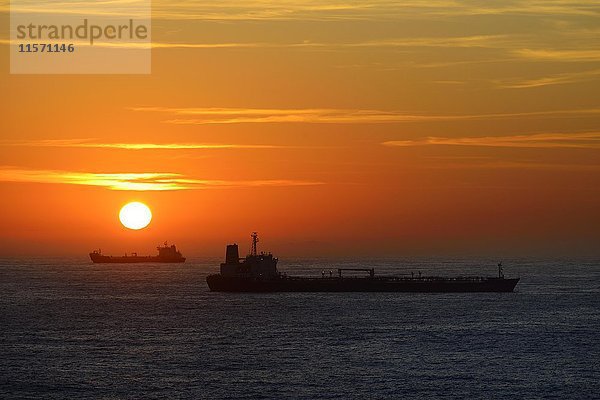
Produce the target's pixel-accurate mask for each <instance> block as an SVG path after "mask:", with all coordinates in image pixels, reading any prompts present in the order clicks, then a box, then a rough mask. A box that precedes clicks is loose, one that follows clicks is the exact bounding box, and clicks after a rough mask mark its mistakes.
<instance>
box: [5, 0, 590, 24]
mask: <svg viewBox="0 0 600 400" xmlns="http://www.w3.org/2000/svg"><path fill="white" fill-rule="evenodd" d="M39 3H40V1H36V2H32V3H30V4H29V6H28V7H21V9H23V10H25V9H36V10H37V9H38V8H41V9H42V10H43V11H45V12H54V13H63V14H65V13H70V14H86V15H94V14H95V15H111V16H114V15H119V16H120V15H126V14H127V12H128V11H129V10H130V9H135V7H136V2H135V1H103V2H94V3H91V4H87V3H85V2H53V4H52V5H53V7H49V6H47V5H46V7H40V6H39ZM153 3H154V4H153V9H152V17H153V18H154V19H168V20H203V21H244V20H249V21H256V20H307V21H312V20H355V19H361V20H380V19H390V18H398V17H403V16H405V17H410V18H412V19H414V18H442V17H446V18H448V17H453V16H469V15H507V14H510V15H531V16H571V15H575V16H579V15H582V16H597V15H598V7H597V5H596V4H595V3H594V2H592V1H579V2H575V1H569V0H555V1H548V0H518V1H511V2H494V3H493V4H492V3H491V2H484V3H473V2H471V1H465V0H459V1H456V0H452V1H450V0H434V1H428V2H423V1H414V0H412V1H411V0H408V1H402V2H394V1H389V0H357V1H352V2H340V1H339V0H279V1H266V0H249V1H244V2H239V1H235V0H220V1H218V2H214V1H185V0H180V1H162V0H159V1H154V2H153ZM41 4H42V5H45V4H44V2H41ZM0 9H2V10H6V9H8V2H7V1H6V0H4V1H2V2H1V3H0Z"/></svg>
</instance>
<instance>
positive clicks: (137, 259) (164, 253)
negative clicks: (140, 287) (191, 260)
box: [90, 242, 185, 264]
mask: <svg viewBox="0 0 600 400" xmlns="http://www.w3.org/2000/svg"><path fill="white" fill-rule="evenodd" d="M156 250H158V255H157V256H138V255H137V253H131V255H127V254H125V255H124V256H105V255H103V254H102V251H101V250H94V251H93V252H91V253H90V258H91V259H92V261H93V262H95V263H111V264H119V263H182V262H185V257H183V256H182V255H181V253H180V252H179V251H178V250H177V247H175V245H171V246H169V245H167V242H165V244H164V246H158V247H157V248H156Z"/></svg>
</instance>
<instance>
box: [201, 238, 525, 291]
mask: <svg viewBox="0 0 600 400" xmlns="http://www.w3.org/2000/svg"><path fill="white" fill-rule="evenodd" d="M257 243H258V234H257V233H256V232H254V233H252V247H251V251H250V254H248V255H247V256H246V257H245V258H243V259H240V257H239V249H238V245H237V244H230V245H227V250H226V253H225V262H224V263H222V264H221V270H220V273H219V274H213V275H209V276H208V277H207V278H206V282H207V283H208V287H209V289H210V290H211V291H213V292H440V293H451V292H455V293H460V292H512V291H513V290H514V288H515V286H516V285H517V283H518V282H519V278H505V277H504V271H503V268H502V263H499V264H498V276H494V277H479V276H466V277H465V276H457V277H441V276H422V275H421V273H419V274H418V275H416V276H415V275H414V274H413V275H411V276H410V277H405V276H401V277H397V276H376V275H375V269H374V268H337V274H335V275H334V274H333V271H330V272H329V274H325V271H323V272H322V273H321V276H320V277H312V278H311V277H293V276H288V275H286V274H283V273H280V272H279V271H278V270H277V261H278V260H277V258H275V257H274V256H273V255H272V254H271V253H262V252H261V253H258V251H257ZM344 271H363V272H367V276H365V277H356V276H344V275H343V272H344Z"/></svg>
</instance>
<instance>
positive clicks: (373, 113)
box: [131, 107, 600, 125]
mask: <svg viewBox="0 0 600 400" xmlns="http://www.w3.org/2000/svg"><path fill="white" fill-rule="evenodd" d="M131 110H134V111H140V112H154V113H163V114H167V115H171V116H173V117H174V118H169V119H166V120H164V121H163V122H165V123H170V124H192V125H204V124H237V123H282V122H297V123H343V124H353V123H360V124H366V123H378V124H379V123H402V122H428V121H454V120H486V119H490V120H491V119H508V118H534V117H546V118H568V117H573V116H587V115H590V116H595V115H598V114H600V109H579V110H578V109H574V110H551V111H532V112H518V113H498V114H457V115H439V114H438V115H436V114H410V113H403V112H399V111H383V110H352V109H329V108H314V109H260V108H196V107H190V108H168V107H134V108H131Z"/></svg>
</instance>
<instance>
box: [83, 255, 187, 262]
mask: <svg viewBox="0 0 600 400" xmlns="http://www.w3.org/2000/svg"><path fill="white" fill-rule="evenodd" d="M90 258H91V260H92V262H94V263H99V264H139V263H182V262H185V257H179V258H165V257H156V256H123V257H114V256H104V255H101V254H97V253H90Z"/></svg>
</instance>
